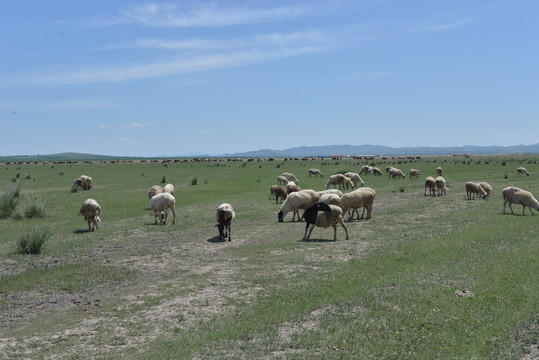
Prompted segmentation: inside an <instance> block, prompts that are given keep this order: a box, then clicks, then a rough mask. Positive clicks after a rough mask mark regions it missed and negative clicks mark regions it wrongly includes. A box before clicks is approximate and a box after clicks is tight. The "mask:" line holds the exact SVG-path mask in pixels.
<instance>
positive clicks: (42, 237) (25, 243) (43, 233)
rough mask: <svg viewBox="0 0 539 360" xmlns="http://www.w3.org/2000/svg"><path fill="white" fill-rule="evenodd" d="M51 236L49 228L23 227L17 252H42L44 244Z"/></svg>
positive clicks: (32, 253)
mask: <svg viewBox="0 0 539 360" xmlns="http://www.w3.org/2000/svg"><path fill="white" fill-rule="evenodd" d="M50 237H51V233H50V232H49V231H48V230H47V229H40V228H23V229H22V230H21V232H20V234H19V236H18V237H17V241H16V245H17V252H18V253H19V254H28V255H37V254H40V253H41V251H42V249H43V245H45V242H47V240H49V238H50Z"/></svg>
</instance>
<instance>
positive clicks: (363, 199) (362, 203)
mask: <svg viewBox="0 0 539 360" xmlns="http://www.w3.org/2000/svg"><path fill="white" fill-rule="evenodd" d="M375 196H376V192H375V191H374V190H373V189H371V188H369V187H364V188H359V189H357V190H355V191H352V192H350V193H347V194H343V196H342V197H341V205H340V207H341V209H342V211H343V214H344V213H346V212H347V211H348V210H349V209H352V210H355V209H359V208H362V207H363V208H366V209H367V217H366V218H365V220H369V219H370V218H371V217H372V206H373V204H374V197H375ZM352 217H353V211H352V212H350V214H349V218H348V220H351V219H352ZM357 218H358V220H359V212H358V213H357Z"/></svg>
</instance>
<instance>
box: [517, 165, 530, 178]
mask: <svg viewBox="0 0 539 360" xmlns="http://www.w3.org/2000/svg"><path fill="white" fill-rule="evenodd" d="M517 175H518V176H521V175H526V176H530V173H529V172H528V170H526V168H523V167H519V168H518V169H517Z"/></svg>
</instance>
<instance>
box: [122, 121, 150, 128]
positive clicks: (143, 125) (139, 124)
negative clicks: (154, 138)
mask: <svg viewBox="0 0 539 360" xmlns="http://www.w3.org/2000/svg"><path fill="white" fill-rule="evenodd" d="M153 126H156V125H155V124H154V123H139V122H132V123H131V124H127V125H124V124H120V125H118V127H119V128H141V127H153Z"/></svg>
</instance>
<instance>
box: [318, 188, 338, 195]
mask: <svg viewBox="0 0 539 360" xmlns="http://www.w3.org/2000/svg"><path fill="white" fill-rule="evenodd" d="M317 193H318V195H320V196H322V195H324V194H337V195H339V197H341V196H342V191H341V190H339V189H328V190H322V191H317Z"/></svg>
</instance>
